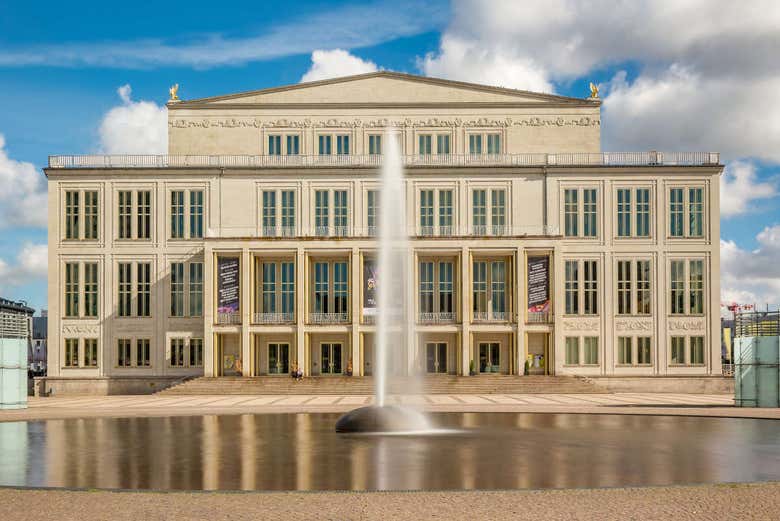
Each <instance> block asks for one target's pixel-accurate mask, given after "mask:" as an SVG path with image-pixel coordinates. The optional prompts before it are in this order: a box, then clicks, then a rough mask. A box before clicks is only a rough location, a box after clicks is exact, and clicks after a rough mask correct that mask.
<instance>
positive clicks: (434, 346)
mask: <svg viewBox="0 0 780 521" xmlns="http://www.w3.org/2000/svg"><path fill="white" fill-rule="evenodd" d="M425 350H426V363H425V370H426V371H427V372H429V373H446V372H447V344H446V343H445V342H429V343H427V344H425Z"/></svg>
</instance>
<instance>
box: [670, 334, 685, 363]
mask: <svg viewBox="0 0 780 521" xmlns="http://www.w3.org/2000/svg"><path fill="white" fill-rule="evenodd" d="M671 341H672V342H671V351H672V352H671V355H672V356H671V363H672V364H674V365H683V364H684V363H685V337H684V336H673V337H672V338H671Z"/></svg>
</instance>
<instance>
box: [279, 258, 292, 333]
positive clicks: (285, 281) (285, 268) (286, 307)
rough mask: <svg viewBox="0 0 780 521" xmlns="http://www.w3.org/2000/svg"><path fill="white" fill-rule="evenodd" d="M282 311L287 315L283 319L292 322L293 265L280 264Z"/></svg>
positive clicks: (288, 263) (287, 263)
mask: <svg viewBox="0 0 780 521" xmlns="http://www.w3.org/2000/svg"><path fill="white" fill-rule="evenodd" d="M281 268H282V309H281V312H282V313H285V314H286V315H288V316H287V317H286V318H285V319H286V320H292V319H293V313H295V263H294V262H282V263H281Z"/></svg>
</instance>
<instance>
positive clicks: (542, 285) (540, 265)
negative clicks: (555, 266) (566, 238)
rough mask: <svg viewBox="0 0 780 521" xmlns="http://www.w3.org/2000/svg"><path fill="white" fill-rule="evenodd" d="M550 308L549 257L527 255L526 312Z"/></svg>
mask: <svg viewBox="0 0 780 521" xmlns="http://www.w3.org/2000/svg"><path fill="white" fill-rule="evenodd" d="M549 308H550V258H549V257H547V256H544V257H528V312H529V313H541V312H544V311H547V310H548V309H549Z"/></svg>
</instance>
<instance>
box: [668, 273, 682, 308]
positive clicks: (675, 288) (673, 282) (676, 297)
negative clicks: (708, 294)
mask: <svg viewBox="0 0 780 521" xmlns="http://www.w3.org/2000/svg"><path fill="white" fill-rule="evenodd" d="M670 272H671V273H670V275H671V276H670V280H669V283H670V288H669V289H670V291H669V294H670V296H671V300H672V302H671V310H670V311H671V312H672V314H675V315H681V314H684V313H685V261H672V262H671V263H670Z"/></svg>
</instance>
